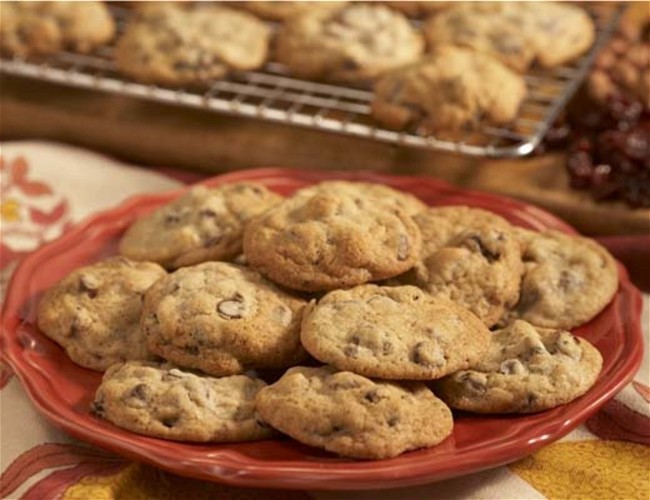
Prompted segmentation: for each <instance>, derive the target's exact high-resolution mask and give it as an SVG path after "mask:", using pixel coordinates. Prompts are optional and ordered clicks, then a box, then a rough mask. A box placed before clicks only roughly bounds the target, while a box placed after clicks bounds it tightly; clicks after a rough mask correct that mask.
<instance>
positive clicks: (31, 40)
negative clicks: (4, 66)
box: [0, 2, 115, 57]
mask: <svg viewBox="0 0 650 500" xmlns="http://www.w3.org/2000/svg"><path fill="white" fill-rule="evenodd" d="M114 34H115V22H114V21H113V18H112V17H111V15H110V13H109V12H108V9H107V8H106V6H105V5H104V3H103V2H2V13H1V15H0V46H1V47H2V52H3V53H8V54H12V55H17V56H20V57H30V56H37V55H48V54H54V53H56V52H60V51H62V50H72V51H75V52H90V51H92V50H94V49H95V48H97V47H99V46H100V45H103V44H105V43H108V42H109V41H110V40H111V39H112V38H113V36H114Z"/></svg>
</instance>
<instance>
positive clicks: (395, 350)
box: [300, 285, 490, 380]
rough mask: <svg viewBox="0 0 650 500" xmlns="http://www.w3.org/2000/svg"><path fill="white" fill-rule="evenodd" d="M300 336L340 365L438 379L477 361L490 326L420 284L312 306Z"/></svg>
mask: <svg viewBox="0 0 650 500" xmlns="http://www.w3.org/2000/svg"><path fill="white" fill-rule="evenodd" d="M300 338H301V341H302V344H303V345H304V347H305V349H307V351H308V352H309V353H310V354H311V355H312V356H314V357H315V358H316V359H318V360H319V361H322V362H323V363H327V364H331V365H333V366H335V367H336V368H338V369H340V370H350V371H352V372H355V373H359V374H361V375H365V376H367V377H377V378H384V379H396V380H433V379H436V378H440V377H442V376H444V375H446V374H448V373H452V372H454V371H456V370H460V369H463V368H467V367H469V366H471V365H472V364H473V363H476V362H477V361H478V360H479V359H480V358H481V356H482V355H483V353H484V352H485V350H486V349H487V345H488V342H489V339H490V331H489V330H488V329H487V328H486V326H485V325H484V324H483V323H481V321H480V320H479V319H478V318H477V317H476V316H474V315H473V314H472V313H471V312H469V311H468V310H466V309H465V308H463V307H460V306H458V305H456V304H454V303H453V302H450V301H448V300H445V299H440V298H434V297H432V296H430V295H429V294H427V293H425V292H424V291H422V290H420V289H419V288H416V287H412V286H402V287H381V286H377V285H362V286H358V287H356V288H352V289H350V290H336V291H333V292H330V293H328V294H327V295H325V296H324V297H323V298H322V299H320V300H319V301H318V303H311V304H310V305H309V306H308V307H307V309H306V310H305V315H304V319H303V322H302V329H301V333H300Z"/></svg>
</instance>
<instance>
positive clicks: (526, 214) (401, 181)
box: [1, 169, 642, 489]
mask: <svg viewBox="0 0 650 500" xmlns="http://www.w3.org/2000/svg"><path fill="white" fill-rule="evenodd" d="M332 178H344V179H356V180H365V181H375V182H381V183H385V184H388V185H391V186H393V187H396V188H398V189H401V190H403V191H407V192H410V193H413V194H415V195H417V196H418V197H420V198H421V199H422V200H424V201H425V202H427V203H429V204H431V205H449V204H466V205H471V206H475V207H481V208H485V209H488V210H491V211H493V212H496V213H498V214H500V215H502V216H504V217H505V218H507V219H509V220H510V221H511V222H513V223H514V224H517V225H520V226H525V227H530V228H534V229H545V228H553V229H558V230H560V231H565V232H567V233H575V231H574V230H573V229H572V228H571V227H569V226H567V225H566V224H565V223H564V222H562V221H560V220H558V219H556V218H555V217H553V216H552V215H550V214H548V213H546V212H543V211H541V210H539V209H537V208H534V207H531V206H529V205H525V204H523V203H519V202H516V201H513V200H510V199H506V198H501V197H497V196H492V195H488V194H483V193H477V192H469V191H462V190H459V189H456V188H453V187H451V186H448V185H447V184H444V183H442V182H439V181H436V180H432V179H429V178H425V177H395V176H387V175H380V174H371V173H363V172H357V173H347V172H346V173H325V172H318V173H317V172H300V171H293V170H282V169H264V170H252V171H245V172H238V173H234V174H229V175H224V176H220V177H216V178H213V179H210V180H208V181H206V184H209V185H217V184H221V183H224V182H233V181H239V180H244V179H247V180H256V181H260V182H262V183H264V184H266V185H267V186H268V187H270V188H271V189H273V190H275V191H278V192H280V193H282V194H289V193H291V192H292V191H293V190H295V189H296V188H299V187H302V186H305V185H308V184H312V183H314V182H318V181H321V180H324V179H332ZM179 193H180V191H176V192H171V193H163V194H160V195H154V196H142V197H138V198H134V199H131V200H129V201H127V202H125V203H124V204H123V205H121V206H119V207H117V208H115V209H113V210H110V211H108V212H105V213H102V214H100V215H97V216H95V217H92V218H91V219H89V220H87V221H86V222H85V223H83V224H81V225H79V226H78V227H76V228H74V229H73V230H71V231H70V232H68V233H67V234H66V235H64V236H63V237H62V238H60V239H59V240H57V241H55V242H53V243H50V244H48V245H46V246H44V247H43V248H41V249H39V250H38V251H36V252H35V253H33V254H31V255H30V256H28V257H27V258H26V259H25V260H24V261H23V262H22V264H21V265H20V266H19V267H18V269H17V270H16V272H15V274H14V277H13V279H12V281H11V285H10V288H9V292H8V296H7V300H6V302H5V304H4V309H3V315H2V329H3V332H2V339H1V340H2V343H1V347H2V354H3V356H4V358H5V359H6V360H7V361H8V362H9V364H10V365H11V367H12V368H13V369H14V371H15V372H16V374H17V375H18V377H19V378H20V380H21V381H22V383H23V385H24V387H25V389H26V390H27V392H28V394H29V396H30V398H31V399H32V401H33V402H34V404H35V405H36V407H37V408H38V409H39V410H40V411H41V412H42V413H43V414H44V415H45V416H46V417H48V418H49V419H51V420H52V421H53V422H54V423H55V424H57V425H58V426H60V427H62V428H63V429H64V430H65V431H67V432H69V433H70V434H72V435H73V436H75V437H77V438H79V439H82V440H84V441H88V442H89V443H92V444H95V445H97V446H100V447H102V448H106V449H108V450H112V451H114V452H116V453H119V454H121V455H124V456H126V457H129V458H132V459H135V460H139V461H142V462H147V463H149V464H153V465H156V466H158V467H161V468H163V469H167V470H169V471H172V472H175V473H177V474H181V475H186V476H192V477H196V478H200V479H206V480H212V481H221V482H225V483H230V484H235V485H241V486H251V487H281V488H303V489H372V488H390V487H396V486H405V485H413V484H420V483H426V482H431V481H437V480H441V479H446V478H450V477H454V476H459V475H462V474H467V473H470V472H474V471H479V470H482V469H487V468H491V467H496V466H499V465H502V464H505V463H508V462H511V461H513V460H515V459H518V458H520V457H523V456H525V455H528V454H530V453H532V452H534V451H535V450H537V449H538V448H540V447H542V446H544V445H546V444H548V443H550V442H552V441H554V440H556V439H558V438H560V437H562V436H563V435H565V434H567V433H568V432H569V431H570V430H572V429H573V428H575V427H576V426H577V425H578V424H580V423H581V422H582V421H584V420H585V419H586V418H588V417H589V416H590V415H592V414H593V413H594V412H595V411H596V410H597V409H598V408H599V407H600V406H601V405H602V404H603V403H605V401H607V400H608V399H609V398H611V397H612V396H614V395H615V394H616V392H618V391H619V390H620V389H621V388H622V387H623V386H624V385H625V384H627V383H628V382H629V381H630V380H631V379H632V377H633V375H634V373H635V372H636V370H637V369H638V367H639V364H640V362H641V356H642V339H641V330H640V325H639V322H640V319H639V317H640V310H641V296H640V294H639V292H638V291H637V290H636V289H635V288H634V287H633V286H632V285H631V284H630V281H629V279H628V276H627V273H626V271H625V269H624V268H623V267H622V266H620V265H619V273H620V283H621V284H620V288H619V290H618V293H617V294H616V296H615V297H614V299H613V301H612V303H611V304H609V306H608V307H607V308H606V309H605V310H604V311H603V312H602V313H601V314H600V315H599V316H598V317H597V318H595V319H594V320H593V321H591V322H590V323H589V324H587V325H584V326H583V327H581V328H579V329H577V330H576V333H577V334H578V335H581V336H583V337H585V338H587V339H589V340H590V341H591V342H592V343H593V344H595V345H596V347H597V348H598V349H599V350H600V352H601V353H602V355H603V358H604V364H603V371H602V373H601V375H600V377H599V379H598V381H597V382H596V384H595V385H594V387H593V388H592V389H591V390H590V391H589V392H588V393H587V394H586V395H585V396H583V397H582V398H579V399H578V400H576V401H573V402H572V403H569V404H567V405H564V406H561V407H558V408H555V409H553V410H549V411H545V412H543V413H539V414H536V415H525V416H502V415H495V416H481V417H477V416H471V415H467V414H462V415H458V418H457V420H456V425H455V429H454V433H453V435H452V436H451V437H450V438H448V439H447V440H446V441H444V442H443V443H442V444H440V445H439V446H436V447H434V448H430V449H425V450H420V451H415V452H410V453H406V454H404V455H401V456H399V457H397V458H394V459H390V460H381V461H351V460H346V459H342V458H338V457H335V456H334V455H330V454H327V453H325V452H320V451H319V450H316V449H313V448H310V447H307V446H303V445H301V444H299V443H296V442H294V441H291V440H289V439H276V440H269V441H263V442H256V443H244V444H224V445H203V444H189V443H178V442H172V441H163V440H160V439H153V438H148V437H144V436H139V435H137V434H133V433H131V432H127V431H124V430H121V429H118V428H117V427H114V426H113V425H111V424H110V423H108V422H106V421H103V420H101V419H99V418H96V417H94V416H93V415H91V414H90V413H89V411H88V409H89V404H90V402H91V400H92V398H93V394H94V392H95V388H96V387H97V385H98V384H99V382H100V374H98V373H95V372H92V371H89V370H86V369H83V368H80V367H79V366H77V365H75V364H74V363H72V362H71V361H70V360H69V359H68V358H67V356H66V355H65V354H64V352H63V350H62V349H61V348H60V347H58V346H57V345H56V344H54V343H53V342H51V341H50V340H49V339H47V338H46V337H45V336H44V335H43V334H41V333H40V332H39V331H38V329H37V328H36V327H35V308H36V307H35V306H36V304H37V302H38V298H39V295H40V293H41V292H42V291H43V290H45V289H46V288H47V287H49V286H51V285H53V284H54V283H55V282H56V281H58V280H59V279H60V278H62V277H63V276H65V275H66V274H68V273H69V272H70V271H72V270H73V269H75V268H77V267H79V266H81V265H84V264H88V263H90V262H94V261H97V260H99V259H102V258H104V257H106V256H108V255H111V254H113V253H115V249H116V241H117V239H118V238H119V236H120V234H121V233H122V231H123V230H124V229H125V228H126V227H127V226H128V225H129V224H130V223H131V222H132V221H133V220H134V219H135V218H136V217H138V216H139V215H142V214H143V213H145V212H147V211H150V210H151V209H153V208H154V207H157V206H158V205H160V204H161V203H164V202H167V201H169V200H171V199H172V198H174V197H176V196H178V195H179Z"/></svg>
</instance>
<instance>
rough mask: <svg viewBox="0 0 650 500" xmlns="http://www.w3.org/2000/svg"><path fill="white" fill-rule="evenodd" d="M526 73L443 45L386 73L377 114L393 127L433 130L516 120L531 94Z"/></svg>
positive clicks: (377, 90)
mask: <svg viewBox="0 0 650 500" xmlns="http://www.w3.org/2000/svg"><path fill="white" fill-rule="evenodd" d="M526 92H527V90H526V83H525V82H524V79H523V78H522V77H521V75H518V74H516V73H515V72H513V71H511V70H510V69H509V68H507V67H505V66H504V65H503V64H501V63H500V62H499V61H498V60H496V59H493V58H491V57H489V56H487V55H485V54H480V53H478V52H475V51H472V50H468V49H463V48H460V47H451V46H447V47H439V48H437V49H435V50H434V51H433V52H432V53H431V54H429V55H427V56H426V57H424V58H423V59H421V60H420V61H418V62H416V63H414V64H411V65H408V66H405V67H401V68H398V69H396V70H393V71H390V72H388V73H386V74H384V75H383V76H382V77H381V78H380V79H379V81H378V82H377V84H376V85H375V93H374V99H373V101H372V115H373V117H374V118H375V119H377V120H378V121H379V122H381V123H382V124H384V125H385V126H387V127H389V128H394V129H404V128H409V127H410V128H418V129H419V130H423V131H427V132H431V133H433V132H439V131H442V130H450V131H456V130H462V129H471V128H475V127H476V126H477V125H479V124H481V123H490V124H497V125H499V124H506V123H509V122H511V121H512V120H514V119H515V118H516V116H517V114H518V112H519V108H520V106H521V103H522V101H523V100H524V98H525V96H526Z"/></svg>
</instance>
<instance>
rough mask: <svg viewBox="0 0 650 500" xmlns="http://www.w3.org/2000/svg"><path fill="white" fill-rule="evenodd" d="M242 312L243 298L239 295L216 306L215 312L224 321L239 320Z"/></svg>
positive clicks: (243, 306)
mask: <svg viewBox="0 0 650 500" xmlns="http://www.w3.org/2000/svg"><path fill="white" fill-rule="evenodd" d="M244 310H245V304H244V297H243V296H242V295H241V294H239V293H236V294H235V295H233V296H232V297H231V298H229V299H226V300H222V301H221V302H219V303H218V304H217V312H218V313H219V316H221V317H222V318H224V319H240V318H241V317H242V315H243V314H244Z"/></svg>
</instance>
